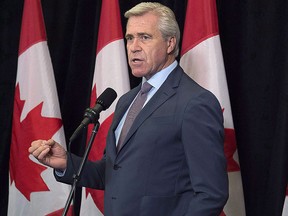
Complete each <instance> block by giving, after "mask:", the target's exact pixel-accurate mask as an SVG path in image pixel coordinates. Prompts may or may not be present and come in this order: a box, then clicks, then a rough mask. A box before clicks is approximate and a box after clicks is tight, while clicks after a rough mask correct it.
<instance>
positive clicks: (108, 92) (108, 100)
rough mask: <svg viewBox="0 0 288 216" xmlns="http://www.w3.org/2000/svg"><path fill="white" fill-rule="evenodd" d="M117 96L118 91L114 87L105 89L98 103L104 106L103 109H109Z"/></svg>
mask: <svg viewBox="0 0 288 216" xmlns="http://www.w3.org/2000/svg"><path fill="white" fill-rule="evenodd" d="M116 98H117V93H116V92H115V91H114V89H112V88H107V89H105V91H104V92H103V93H102V94H101V95H100V96H99V98H98V99H97V101H96V104H99V105H101V106H102V108H103V110H106V109H108V108H109V107H110V106H111V104H112V103H113V101H114V100H115V99H116Z"/></svg>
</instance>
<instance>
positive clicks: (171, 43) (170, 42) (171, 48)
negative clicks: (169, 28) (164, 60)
mask: <svg viewBox="0 0 288 216" xmlns="http://www.w3.org/2000/svg"><path fill="white" fill-rule="evenodd" d="M167 43H168V47H167V53H168V54H171V53H172V52H173V51H174V50H175V47H176V38H175V37H170V38H169V39H168V40H167Z"/></svg>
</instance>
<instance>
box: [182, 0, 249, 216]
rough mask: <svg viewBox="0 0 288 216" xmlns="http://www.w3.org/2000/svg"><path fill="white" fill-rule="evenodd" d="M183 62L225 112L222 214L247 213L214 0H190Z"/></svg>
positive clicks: (240, 215)
mask: <svg viewBox="0 0 288 216" xmlns="http://www.w3.org/2000/svg"><path fill="white" fill-rule="evenodd" d="M180 65H181V66H182V67H183V68H184V70H185V71H186V73H187V74H188V75H189V76H190V77H192V78H193V79H194V80H195V81H196V82H198V83H199V84H200V85H201V86H203V87H205V88H206V89H208V90H210V91H211V92H213V93H214V95H215V96H216V97H217V98H218V100H219V102H220V104H221V106H222V109H223V115H224V127H225V143H224V150H225V155H226V158H227V162H228V170H227V171H228V177H229V199H228V202H227V204H226V206H225V207H224V212H222V214H221V215H222V216H224V215H227V216H245V205H244V195H243V188H242V179H241V172H240V166H239V162H238V153H237V146H236V138H235V132H234V125H233V119H232V112H231V106H230V99H229V94H228V87H227V81H226V75H225V68H224V62H223V57H222V50H221V45H220V38H219V30H218V18H217V9H216V2H215V0H188V2H187V11H186V18H185V24H184V33H183V42H182V50H181V58H180Z"/></svg>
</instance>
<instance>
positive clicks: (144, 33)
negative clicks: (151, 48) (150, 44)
mask: <svg viewBox="0 0 288 216" xmlns="http://www.w3.org/2000/svg"><path fill="white" fill-rule="evenodd" d="M143 35H148V36H150V37H151V36H152V35H151V34H148V33H147V32H139V33H137V36H143ZM125 37H134V35H133V34H126V35H125Z"/></svg>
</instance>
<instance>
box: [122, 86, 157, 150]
mask: <svg viewBox="0 0 288 216" xmlns="http://www.w3.org/2000/svg"><path fill="white" fill-rule="evenodd" d="M151 88H152V85H150V84H149V83H148V82H145V83H143V85H142V87H141V90H140V92H139V93H138V95H137V97H136V99H135V101H134V103H133V104H132V106H131V107H130V109H129V111H128V113H127V116H126V119H125V122H124V125H123V128H122V130H121V133H120V137H119V141H118V144H117V152H118V151H119V150H120V149H121V148H122V145H123V141H124V140H125V137H126V135H127V134H128V131H129V129H130V128H131V126H132V124H133V122H134V120H135V118H136V116H137V115H138V113H139V112H140V111H141V109H142V107H143V105H144V103H145V101H146V99H147V94H148V92H149V91H150V89H151Z"/></svg>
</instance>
